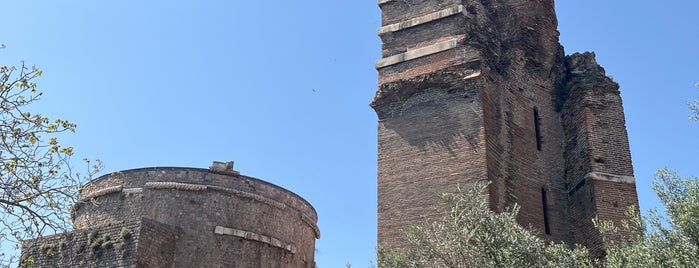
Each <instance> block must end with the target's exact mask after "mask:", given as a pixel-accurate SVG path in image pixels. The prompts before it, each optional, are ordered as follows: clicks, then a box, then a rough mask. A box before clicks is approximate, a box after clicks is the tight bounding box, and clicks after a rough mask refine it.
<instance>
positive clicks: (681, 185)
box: [598, 169, 699, 268]
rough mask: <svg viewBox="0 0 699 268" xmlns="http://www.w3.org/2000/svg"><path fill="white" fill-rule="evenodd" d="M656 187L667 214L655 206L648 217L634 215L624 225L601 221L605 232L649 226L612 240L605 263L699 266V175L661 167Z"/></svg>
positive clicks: (608, 233)
mask: <svg viewBox="0 0 699 268" xmlns="http://www.w3.org/2000/svg"><path fill="white" fill-rule="evenodd" d="M653 190H654V191H655V193H656V194H657V195H658V197H659V199H660V202H661V203H662V204H663V206H664V208H665V215H667V216H663V215H662V214H661V213H660V212H659V211H658V210H657V209H652V210H650V211H649V212H648V216H646V217H645V218H641V217H640V216H638V215H632V216H633V217H631V218H632V220H631V221H628V222H626V223H624V224H622V226H613V225H611V224H610V223H609V222H604V223H600V224H599V226H598V227H599V228H600V230H601V231H602V233H603V234H605V235H610V234H612V235H613V233H615V232H617V231H618V230H620V229H625V230H629V229H631V230H645V232H635V233H636V235H632V236H628V237H626V239H623V240H617V241H609V246H608V247H607V256H606V258H605V260H604V266H605V267H615V268H616V267H699V257H697V256H699V179H698V178H696V177H687V178H682V177H680V176H679V175H678V174H677V172H675V171H672V170H669V169H661V170H658V171H657V172H656V174H655V179H654V181H653ZM626 233H629V232H626Z"/></svg>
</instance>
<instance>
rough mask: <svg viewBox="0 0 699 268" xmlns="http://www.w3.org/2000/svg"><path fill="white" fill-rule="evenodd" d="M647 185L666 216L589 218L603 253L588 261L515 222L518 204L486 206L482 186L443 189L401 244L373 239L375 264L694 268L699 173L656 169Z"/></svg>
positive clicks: (583, 253)
mask: <svg viewBox="0 0 699 268" xmlns="http://www.w3.org/2000/svg"><path fill="white" fill-rule="evenodd" d="M653 189H654V190H655V192H656V193H657V195H658V197H659V198H660V201H661V202H662V204H663V205H664V207H665V211H666V214H667V217H663V216H661V213H660V212H658V211H657V210H651V211H650V212H649V215H648V216H647V217H645V218H642V217H641V216H640V215H639V214H638V212H637V210H636V208H634V207H630V208H629V210H628V212H627V218H628V220H623V221H621V225H620V226H615V225H614V224H613V223H612V222H611V221H600V220H595V225H596V226H597V228H598V230H599V231H600V232H601V233H602V235H603V238H604V241H605V244H606V245H607V248H606V251H607V255H606V257H605V258H604V260H601V261H600V260H593V259H591V258H590V257H589V255H588V251H587V249H585V248H584V247H582V246H575V247H574V248H570V247H569V246H567V245H565V244H561V243H546V242H544V241H542V240H541V239H539V238H538V237H537V236H536V234H535V233H534V232H532V231H530V230H528V229H526V228H523V227H521V226H520V225H519V224H517V222H516V215H517V210H518V207H516V206H515V207H513V208H511V209H509V210H507V211H505V212H502V213H495V212H492V211H491V210H490V209H489V207H488V205H487V203H486V201H485V200H484V198H483V196H482V194H483V192H484V191H485V185H483V184H481V185H477V186H476V187H475V188H474V189H471V190H468V191H466V192H460V193H458V194H444V195H443V196H442V199H443V200H444V202H445V203H446V204H447V205H448V210H447V211H446V213H445V216H444V218H443V219H441V220H440V221H438V222H435V223H433V224H432V225H431V226H429V227H428V228H424V227H414V228H413V229H412V230H411V231H410V232H409V233H408V234H407V238H408V242H409V246H408V248H407V249H405V250H403V251H399V250H393V249H387V248H385V247H382V246H379V248H378V252H377V265H378V267H391V268H407V267H410V268H414V267H611V268H621V267H699V258H697V256H699V178H696V177H690V178H681V177H680V176H678V175H677V173H676V172H674V171H671V170H668V169H662V170H659V171H658V172H656V174H655V180H654V182H653Z"/></svg>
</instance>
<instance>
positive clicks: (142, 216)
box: [26, 162, 320, 267]
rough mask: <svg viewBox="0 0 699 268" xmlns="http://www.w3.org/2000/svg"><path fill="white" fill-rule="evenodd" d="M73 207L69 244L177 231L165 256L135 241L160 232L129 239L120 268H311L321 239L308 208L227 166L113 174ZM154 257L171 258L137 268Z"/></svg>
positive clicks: (297, 198) (158, 248)
mask: <svg viewBox="0 0 699 268" xmlns="http://www.w3.org/2000/svg"><path fill="white" fill-rule="evenodd" d="M79 200H80V202H79V203H78V204H77V205H76V207H75V211H74V216H73V223H74V227H75V231H74V232H73V236H80V235H78V233H80V232H85V231H84V230H88V229H89V230H92V229H95V230H97V231H98V232H102V230H103V227H100V226H117V225H119V224H129V223H135V224H137V225H139V226H141V225H143V223H144V222H149V223H154V224H157V225H162V226H171V227H172V228H174V229H173V230H176V235H175V236H174V238H171V239H170V241H169V242H168V243H167V245H171V246H172V247H171V248H170V249H168V248H167V247H162V245H160V246H159V244H157V243H155V242H157V241H163V240H162V239H150V240H147V239H146V240H143V239H140V237H144V236H145V237H150V236H151V235H152V234H163V232H155V233H153V232H149V231H148V230H150V229H148V230H146V232H143V231H140V232H135V233H134V236H135V238H136V240H135V241H136V242H135V243H136V247H135V249H134V250H133V252H132V253H129V254H130V256H133V261H132V262H130V264H129V265H124V266H123V267H315V262H314V252H315V239H317V238H320V231H319V229H318V226H317V219H318V218H317V214H316V212H315V210H314V209H313V207H312V206H311V205H310V204H309V203H308V202H307V201H306V200H304V199H303V198H301V197H300V196H298V195H296V194H294V193H292V192H290V191H288V190H286V189H283V188H281V187H279V186H276V185H273V184H271V183H268V182H265V181H262V180H259V179H255V178H252V177H248V176H243V175H240V173H239V172H237V171H235V170H233V163H232V162H229V163H220V162H214V164H213V165H212V167H211V168H210V169H198V168H178V167H160V168H158V167H156V168H142V169H133V170H126V171H120V172H115V173H112V174H109V175H105V176H102V177H100V178H98V179H96V180H95V181H93V182H91V183H89V184H88V185H87V186H85V187H84V188H83V189H82V191H81V193H80V196H79ZM138 230H143V228H141V229H138ZM112 237H113V235H112ZM167 237H169V236H167ZM41 240H42V239H39V241H41ZM149 241H150V242H149ZM35 244H36V243H35ZM161 244H162V243H161ZM163 250H165V252H163ZM26 252H37V251H36V250H35V251H29V250H27V251H26ZM153 254H160V255H162V254H166V255H168V256H170V257H171V263H172V265H165V264H153V263H152V262H151V265H148V266H141V264H143V265H145V264H146V262H148V261H149V260H151V259H152V258H155V257H157V256H155V255H153ZM35 259H36V258H35ZM110 263H112V262H110ZM139 263H141V264H139ZM133 265H136V266H133ZM84 267H87V266H84ZM100 267H122V265H111V264H106V265H105V266H100Z"/></svg>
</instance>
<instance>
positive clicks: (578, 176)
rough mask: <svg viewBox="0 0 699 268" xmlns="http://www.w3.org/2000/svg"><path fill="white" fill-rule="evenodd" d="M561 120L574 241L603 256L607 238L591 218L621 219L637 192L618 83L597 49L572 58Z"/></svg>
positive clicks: (618, 221)
mask: <svg viewBox="0 0 699 268" xmlns="http://www.w3.org/2000/svg"><path fill="white" fill-rule="evenodd" d="M566 60H567V62H566V63H567V69H568V70H569V74H568V81H567V83H566V85H565V87H564V88H563V92H562V93H563V94H564V95H563V96H562V97H563V100H562V101H563V102H564V104H563V110H562V116H561V117H562V121H563V124H564V126H565V129H566V154H565V156H566V167H567V169H568V173H567V176H566V186H567V187H568V188H569V189H570V190H569V198H570V202H569V203H570V207H571V214H572V218H571V222H572V224H573V237H574V242H576V243H581V244H584V245H587V246H588V247H589V248H591V249H592V251H593V252H594V254H596V255H601V254H603V253H602V250H603V245H602V239H601V237H600V235H599V233H598V232H597V230H596V229H595V228H594V226H593V224H592V219H593V218H595V217H598V218H600V219H602V220H612V221H614V222H615V223H617V224H619V223H620V221H621V220H622V219H625V218H627V217H626V216H625V214H624V212H626V210H627V208H628V207H629V206H635V207H636V209H637V210H638V196H637V194H636V185H635V180H634V177H633V175H634V174H633V166H632V164H631V154H630V150H629V144H628V135H627V132H626V125H625V119H624V111H623V108H622V102H621V96H620V93H619V85H618V84H616V83H615V82H614V81H612V80H611V78H609V77H607V76H606V75H605V72H604V69H603V68H602V67H600V66H599V65H598V64H597V62H596V61H595V58H594V54H593V53H584V54H574V55H572V56H570V57H568V58H567V59H566Z"/></svg>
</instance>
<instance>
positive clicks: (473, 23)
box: [371, 0, 638, 251]
mask: <svg viewBox="0 0 699 268" xmlns="http://www.w3.org/2000/svg"><path fill="white" fill-rule="evenodd" d="M379 6H380V8H381V11H382V14H383V16H382V27H381V28H380V29H379V30H378V34H379V36H380V37H381V40H382V41H383V46H382V59H380V60H378V61H377V62H376V68H377V70H378V72H379V89H378V91H377V93H376V97H375V98H374V100H373V102H372V103H371V106H372V108H374V110H375V111H376V113H377V115H378V118H379V126H378V141H379V152H378V164H379V168H378V173H379V174H378V197H379V201H378V240H379V243H380V244H386V245H388V246H390V247H398V248H400V247H403V246H405V240H404V238H403V237H404V234H403V231H405V230H406V229H408V228H409V227H410V226H413V225H421V224H424V223H425V222H427V221H429V220H434V219H436V218H437V217H440V215H439V213H440V212H441V211H442V210H441V209H439V206H440V205H441V203H442V202H441V200H440V199H439V197H438V195H439V194H440V193H445V192H455V191H456V188H457V185H460V186H462V187H468V186H469V185H471V184H472V183H474V182H476V181H478V180H488V181H490V182H491V184H490V188H489V191H488V193H487V198H488V200H489V202H490V205H491V208H492V209H493V210H495V211H502V210H503V209H504V208H506V207H508V206H511V205H513V204H515V203H517V204H519V205H520V206H521V210H520V213H519V215H518V221H519V222H520V223H521V224H523V225H525V226H529V225H530V226H532V227H534V228H535V229H537V230H539V231H540V233H541V234H542V236H545V237H546V238H547V239H551V240H562V241H566V242H575V243H581V244H584V245H587V246H588V247H590V248H591V249H592V250H593V251H599V250H601V249H602V248H601V239H600V237H599V234H597V233H596V231H595V230H594V227H593V226H592V221H591V220H592V218H594V217H595V216H599V217H600V218H602V219H612V220H615V221H618V220H620V219H621V218H623V217H624V211H625V210H626V208H627V207H628V206H630V205H636V207H638V198H637V195H636V188H635V181H634V177H633V168H632V166H631V156H630V153H629V147H628V139H627V133H626V128H625V121H624V113H623V108H622V103H621V97H620V94H619V90H618V88H619V87H618V85H617V84H616V83H615V82H613V81H612V80H611V79H610V78H608V77H607V76H606V75H605V73H604V69H603V68H602V67H600V66H599V65H598V64H597V63H596V62H595V59H594V54H592V53H584V54H574V55H571V56H565V54H564V52H563V48H562V47H561V45H560V44H559V41H558V31H557V30H556V28H557V20H556V15H555V11H554V3H553V0H379Z"/></svg>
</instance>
